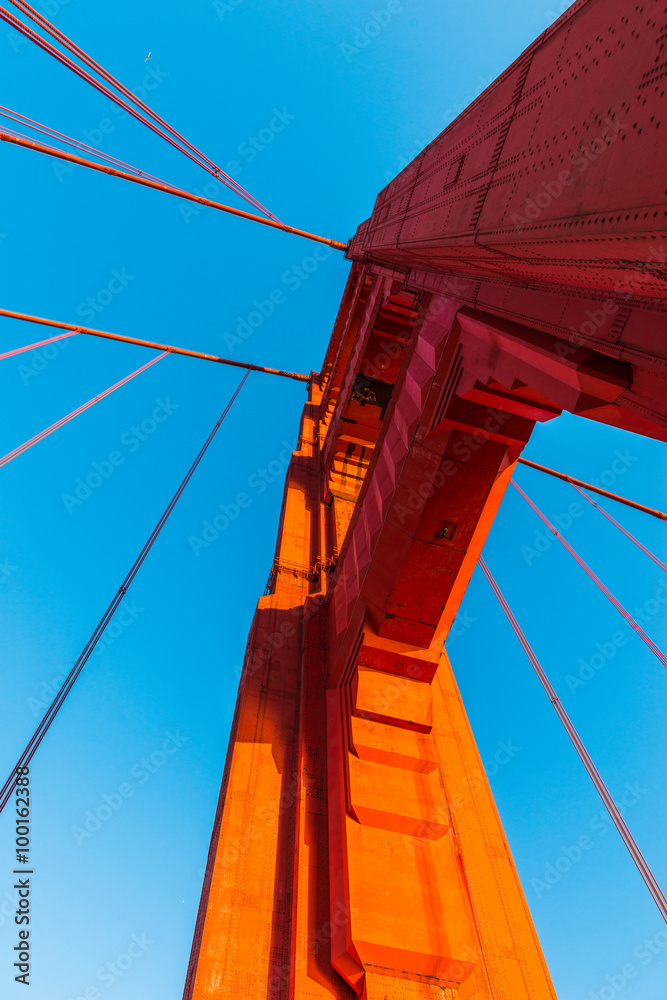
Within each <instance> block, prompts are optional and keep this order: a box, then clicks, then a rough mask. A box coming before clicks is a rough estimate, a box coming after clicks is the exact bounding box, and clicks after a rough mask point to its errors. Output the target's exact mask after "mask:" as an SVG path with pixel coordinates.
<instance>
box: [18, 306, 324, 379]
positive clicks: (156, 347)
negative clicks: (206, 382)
mask: <svg viewBox="0 0 667 1000" xmlns="http://www.w3.org/2000/svg"><path fill="white" fill-rule="evenodd" d="M0 316H6V317H7V318H8V319H20V320H24V321H25V322H26V323H38V324H40V325H41V326H52V327H55V329H56V330H71V332H72V333H83V334H86V335H87V336H90V337H103V338H104V339H105V340H119V341H120V342H121V343H122V344H136V345H137V346H138V347H149V348H150V349H151V350H153V351H167V352H168V353H169V354H182V355H184V356H185V357H186V358H199V359H201V360H202V361H215V362H216V363H217V364H221V365H231V366H232V368H245V369H247V371H250V372H264V373H265V374H266V375H280V376H281V377H282V378H291V379H294V380H295V381H296V382H310V380H311V377H312V376H311V375H301V374H300V373H299V372H284V371H281V369H280V368H266V367H264V366H263V365H251V364H249V363H247V362H245V361H232V359H231V358H219V357H217V356H216V355H215V354H203V353H202V352H201V351H188V350H186V349H185V348H184V347H172V346H170V345H169V344H157V343H155V342H154V341H152V340H140V339H139V338H138V337H122V336H121V335H120V334H119V333H107V331H106V330H95V329H93V328H92V327H88V326H75V325H74V324H73V323H60V322H59V321H58V320H55V319H43V318H42V317H41V316H31V315H29V314H28V313H19V312H13V311H12V310H11V309H0ZM25 349H26V350H27V348H25Z"/></svg>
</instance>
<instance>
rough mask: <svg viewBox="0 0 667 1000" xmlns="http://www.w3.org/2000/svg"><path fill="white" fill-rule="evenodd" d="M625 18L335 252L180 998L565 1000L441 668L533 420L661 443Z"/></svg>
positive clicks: (647, 140) (654, 157)
mask: <svg viewBox="0 0 667 1000" xmlns="http://www.w3.org/2000/svg"><path fill="white" fill-rule="evenodd" d="M625 9H626V5H625V4H623V3H621V2H620V0H604V2H603V0H578V2H577V3H575V4H574V6H573V7H572V8H571V10H570V11H569V12H568V13H567V14H566V15H564V16H563V17H562V18H561V19H560V20H559V21H558V22H557V23H556V24H555V25H554V26H552V27H551V28H549V29H548V30H547V31H546V32H545V33H544V34H543V36H541V38H540V39H538V41H537V42H535V44H534V45H533V46H531V47H530V48H529V49H528V50H527V52H526V53H524V54H523V55H522V56H521V57H520V58H519V59H518V60H517V61H516V63H515V64H513V66H511V67H510V68H509V69H508V70H507V71H506V73H504V74H503V75H502V76H501V77H500V78H499V80H498V81H496V83H494V84H493V85H492V86H491V87H489V88H488V90H487V91H485V92H484V94H482V95H481V96H480V97H479V98H478V99H477V100H476V101H475V102H474V104H473V105H472V106H471V108H470V109H468V111H466V112H464V113H463V115H461V116H460V117H459V119H457V121H456V122H454V123H453V124H452V125H451V126H450V127H449V128H448V129H447V130H445V132H444V133H443V135H442V136H440V137H439V138H438V139H436V140H435V141H434V142H433V143H432V144H431V145H430V146H429V147H428V148H427V149H426V150H425V151H424V153H422V154H421V155H420V156H419V157H417V159H416V160H415V162H414V163H413V164H411V165H410V166H409V167H407V168H406V170H404V171H403V173H402V174H400V175H399V177H398V178H396V180H395V181H393V182H392V183H391V184H390V185H389V186H388V188H387V189H385V191H384V192H382V193H381V194H380V196H379V197H378V201H377V203H376V206H375V209H374V212H373V216H372V218H371V219H370V220H368V222H365V223H364V224H363V225H362V226H360V228H359V230H358V232H357V234H356V236H355V237H354V239H353V241H352V243H351V247H350V251H349V256H350V258H351V260H352V269H351V273H350V278H349V281H348V284H347V288H346V290H345V293H344V296H343V301H342V303H341V308H340V312H339V314H338V317H337V320H336V323H335V327H334V331H333V335H332V338H331V342H330V344H329V348H328V350H327V354H326V357H325V360H324V364H323V368H322V373H321V374H320V375H318V376H314V377H313V381H312V382H311V384H310V387H309V397H308V402H307V403H306V406H305V408H304V413H303V418H302V423H301V431H300V437H299V446H298V449H297V450H296V451H295V453H294V455H293V458H292V461H291V464H290V467H289V470H288V473H287V477H286V484H285V494H284V501H283V508H282V515H281V521H280V529H279V537H278V545H277V549H276V557H275V561H274V564H273V569H272V572H271V578H270V583H269V587H268V591H269V592H268V595H267V596H265V597H263V598H261V599H260V601H259V605H258V608H257V613H256V615H255V619H254V622H253V626H252V630H251V634H250V639H249V642H248V648H247V654H246V659H245V663H244V668H243V675H242V678H241V685H240V690H239V697H238V703H237V708H236V715H235V719H234V725H233V730H232V735H231V740H230V748H229V754H228V758H227V763H226V767H225V773H224V778H223V787H222V791H221V795H220V803H219V807H218V812H217V815H216V820H215V826H214V831H213V837H212V841H211V849H210V854H209V862H208V866H207V871H206V878H205V883H204V888H203V892H202V902H201V907H200V912H199V917H198V921H197V926H196V930H195V936H194V942H193V948H192V957H191V962H190V967H189V970H188V976H187V982H186V986H185V994H184V996H185V998H186V1000H219V998H223V997H224V998H232V1000H255V998H257V1000H265V998H267V997H269V998H276V1000H314V998H330V997H336V998H351V997H353V996H354V995H355V994H358V995H361V996H362V997H363V998H366V1000H385V998H392V1000H395V998H399V1000H415V998H433V1000H436V998H438V1000H554V998H555V992H554V988H553V985H552V983H551V980H550V977H549V973H548V971H547V968H546V965H545V962H544V958H543V955H542V952H541V949H540V945H539V942H538V940H537V936H536V933H535V929H534V927H533V924H532V921H531V917H530V913H529V911H528V906H527V904H526V900H525V898H524V894H523V891H522V889H521V885H520V882H519V879H518V876H517V872H516V868H515V866H514V863H513V861H512V857H511V854H510V850H509V847H508V845H507V842H506V840H505V836H504V834H503V830H502V826H501V823H500V820H499V817H498V814H497V812H496V808H495V805H494V802H493V799H492V796H491V792H490V789H489V785H488V782H487V780H486V776H485V774H484V769H483V766H482V763H481V760H480V757H479V754H478V752H477V749H476V746H475V742H474V739H473V736H472V733H471V730H470V726H469V723H468V720H467V718H466V714H465V711H464V708H463V705H462V703H461V698H460V695H459V692H458V688H457V686H456V681H455V679H454V675H453V673H452V669H451V667H450V664H449V660H448V658H447V656H446V654H445V653H444V651H443V642H444V639H445V638H446V636H447V633H448V630H449V628H450V627H451V625H452V622H453V621H454V618H455V616H456V613H457V610H458V608H459V605H460V602H461V599H462V596H463V594H464V593H465V589H466V587H467V584H468V582H469V580H470V577H471V575H472V572H473V570H474V568H475V565H476V563H477V560H478V558H479V555H480V552H481V550H482V547H483V545H484V542H485V539H486V537H487V534H488V532H489V529H490V527H491V525H492V524H493V520H494V517H495V515H496V512H497V510H498V507H499V505H500V503H501V501H502V498H503V495H504V493H505V490H506V488H507V485H508V483H509V481H510V478H511V476H512V473H513V470H514V467H515V464H516V462H517V459H518V458H519V456H520V454H521V451H522V449H523V448H524V446H525V444H526V442H527V441H528V439H529V437H530V434H531V432H532V429H533V427H534V425H535V422H536V421H546V420H550V419H552V418H554V417H556V416H558V415H559V414H560V413H561V412H562V411H563V410H568V411H570V412H572V413H576V414H580V415H581V416H585V417H588V418H591V419H594V420H600V421H603V422H605V423H609V424H612V425H614V426H617V427H622V428H626V429H628V430H631V431H636V432H640V433H644V434H648V435H651V436H653V437H656V438H659V439H660V440H666V439H667V395H666V394H665V392H664V380H665V374H666V372H667V358H666V357H665V343H666V340H667V338H665V319H664V315H665V311H666V303H665V297H666V292H667V281H666V280H665V278H666V272H667V268H665V266H664V262H665V260H667V253H665V254H663V251H662V246H663V244H662V240H663V238H664V235H665V234H664V232H663V226H664V223H663V219H664V217H665V216H666V215H667V205H665V200H664V183H663V179H662V178H661V177H660V178H659V177H658V174H660V171H661V170H662V163H664V162H665V159H666V157H665V152H666V151H665V150H663V149H662V144H664V139H663V138H662V136H663V135H664V134H665V132H666V130H665V129H664V128H663V129H660V130H657V129H656V128H655V124H654V121H653V119H651V117H650V115H651V114H653V116H654V118H655V116H656V114H657V112H656V102H657V96H656V95H658V96H659V91H660V82H659V80H658V79H657V77H656V71H655V69H654V66H655V57H656V54H657V52H658V51H659V47H660V45H661V44H662V43H663V42H664V34H663V35H660V30H661V29H660V27H659V26H658V25H656V23H655V22H654V21H652V20H651V15H650V10H649V8H646V9H645V8H644V7H639V8H637V11H636V17H637V19H638V20H637V24H639V23H641V26H642V30H641V31H639V30H637V31H636V30H635V27H636V25H635V27H633V26H632V25H631V24H630V23H629V21H628V18H627V16H626V14H625ZM661 40H662V41H661ZM584 70H585V72H584ZM656 88H657V90H656ZM628 95H629V96H628ZM614 116H617V117H614ZM607 117H610V118H611V121H612V123H614V124H617V123H618V122H620V123H621V124H623V125H625V124H626V123H627V130H626V129H625V128H619V129H618V131H617V132H614V135H615V136H616V139H615V140H614V142H613V143H612V142H610V141H607V139H608V138H609V136H610V135H611V133H610V132H609V129H610V128H611V127H612V126H610V125H609V124H605V118H607ZM582 120H584V125H583V126H582V125H581V124H580V123H581V121H582ZM633 126H634V127H633ZM604 129H606V130H607V131H606V133H605V135H606V136H607V139H604V138H600V140H599V142H598V143H597V145H596V144H595V142H594V139H595V135H596V130H597V132H600V134H602V131H603V130H604ZM635 133H636V134H635ZM626 136H627V138H626ZM633 142H634V143H636V145H635V146H634V147H633V146H632V143H633ZM600 143H602V145H600ZM552 147H553V148H552ZM633 148H634V149H635V151H636V154H634V155H633V154H631V152H630V150H631V149H633ZM586 149H588V151H589V153H590V157H587V156H586V153H585V150H586ZM582 150H583V152H582ZM593 153H595V154H596V155H595V156H593ZM575 156H579V157H581V156H584V159H588V167H587V168H586V178H582V177H580V176H579V175H578V174H577V175H575V174H574V171H576V170H578V169H579V168H578V167H577V166H576V163H575V161H574V159H573V157H575ZM591 157H592V159H591ZM656 165H657V166H656ZM596 167H597V168H601V172H600V173H598V174H596V172H595V169H596ZM561 170H570V171H571V172H572V173H573V177H572V181H571V182H570V181H567V182H566V181H565V180H564V179H563V180H561V181H560V182H559V183H560V184H561V188H562V190H561V191H559V194H558V197H557V196H556V194H554V193H553V192H554V191H555V190H556V189H555V187H554V186H553V185H552V187H551V194H549V190H550V189H549V187H548V185H549V184H550V183H551V179H552V176H553V175H554V174H555V176H556V177H558V174H559V171H561ZM581 173H582V174H583V171H582V172H581ZM584 181H585V182H584ZM541 192H546V193H547V194H549V198H550V200H549V202H548V204H547V202H546V200H545V196H542V197H540V195H541ZM531 204H534V205H535V206H536V207H537V210H538V211H539V212H540V216H539V219H538V218H535V219H532V220H531V219H530V218H529V216H530V215H532V214H534V211H533V210H531V209H529V207H528V206H530V205H531ZM513 215H516V216H519V215H521V216H522V218H523V221H521V219H519V220H518V221H516V220H513V219H512V216H513ZM661 254H662V256H661Z"/></svg>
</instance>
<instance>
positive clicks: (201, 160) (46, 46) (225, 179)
mask: <svg viewBox="0 0 667 1000" xmlns="http://www.w3.org/2000/svg"><path fill="white" fill-rule="evenodd" d="M11 2H12V3H14V6H16V7H18V8H19V9H20V10H22V12H23V13H24V14H27V15H28V17H30V18H32V20H33V21H35V22H36V23H37V24H39V26H40V27H41V28H43V29H44V30H45V31H47V32H48V33H49V34H50V35H51V36H52V37H54V38H56V39H57V40H58V41H59V42H60V43H61V44H62V45H64V46H65V47H66V48H68V49H69V50H70V51H71V52H73V53H75V54H76V55H78V57H79V58H80V59H82V60H83V61H84V62H87V64H88V65H90V66H91V67H92V68H95V71H96V72H98V73H100V74H101V75H103V76H105V78H106V79H108V80H109V81H110V82H111V83H112V84H113V86H115V87H117V88H118V89H119V90H121V91H123V92H126V93H128V94H129V96H130V99H131V100H132V102H133V103H136V104H140V105H143V102H140V101H139V99H138V98H136V97H135V95H134V94H132V92H131V91H128V90H127V88H126V87H123V85H122V84H120V83H118V81H117V80H115V79H114V77H112V76H111V75H110V74H108V73H106V71H105V70H103V69H102V67H101V66H98V64H97V63H95V62H94V61H93V60H92V59H90V58H89V57H88V56H86V54H85V52H83V50H82V49H79V47H78V46H75V45H74V43H73V42H71V41H70V40H69V39H68V38H67V36H66V35H63V34H62V32H60V31H58V29H57V28H54V26H53V25H52V24H51V23H50V22H49V21H47V20H46V18H45V17H43V16H42V15H41V14H39V13H38V12H37V11H36V10H34V8H32V7H30V5H29V4H23V3H18V2H16V0H11ZM0 18H2V20H3V21H6V23H7V24H9V25H11V27H13V28H14V29H15V30H16V31H19V32H20V33H21V34H22V35H24V37H26V38H28V39H30V41H32V42H35V44H36V45H39V47H40V48H41V49H43V50H44V51H45V52H48V53H49V55H52V56H53V57H54V58H55V59H57V60H58V62H60V63H62V64H63V66H66V67H67V68H68V69H71V70H72V72H74V73H76V75H77V76H79V77H81V79H83V80H85V81H86V82H87V83H90V84H91V86H93V87H95V89H96V90H99V91H100V93H102V94H104V95H105V96H106V97H108V98H110V100H112V101H113V102H114V103H115V104H118V105H119V106H120V107H122V108H124V110H125V111H127V112H128V113H129V114H131V115H132V116H133V118H136V119H137V120H138V121H140V122H143V124H144V125H147V126H148V128H150V129H151V131H153V132H155V133H156V135H159V136H161V137H162V138H163V139H166V140H167V142H168V143H170V144H171V145H172V146H174V147H175V148H176V149H178V150H179V151H180V152H182V153H185V155H186V156H188V157H189V159H191V160H193V161H194V162H195V163H197V164H198V165H199V166H201V167H203V168H204V169H205V170H207V171H208V173H210V174H213V176H215V177H218V178H219V180H221V181H222V183H223V184H226V185H227V187H231V188H232V189H233V190H234V191H235V192H236V193H237V194H239V195H240V196H241V197H242V198H244V199H245V200H246V201H249V202H250V203H251V204H252V205H254V206H255V208H258V209H259V210H260V211H261V212H264V213H265V214H266V215H267V216H269V218H273V219H275V216H274V215H273V214H272V213H271V212H269V210H268V209H267V208H265V207H264V206H263V205H262V204H261V202H259V201H257V199H256V198H253V196H252V195H251V194H249V193H248V192H247V191H246V190H245V189H244V188H242V187H241V185H240V184H237V183H236V181H235V180H233V179H232V178H231V177H229V176H228V175H227V174H225V173H224V172H223V171H221V170H220V168H219V167H216V166H215V164H214V163H213V161H212V160H208V157H205V156H204V155H203V154H202V153H200V152H199V150H197V149H196V147H194V146H192V145H191V144H190V143H188V142H186V140H184V139H183V138H182V137H179V138H178V139H176V140H175V139H174V138H172V136H171V135H169V134H168V133H167V132H165V130H164V127H162V126H156V125H155V124H154V123H153V122H152V121H150V120H149V119H148V118H146V117H145V115H143V114H141V112H139V111H137V110H136V109H135V108H133V107H132V106H131V105H130V104H128V103H127V102H126V101H124V100H123V99H122V98H121V97H119V96H118V95H117V94H114V93H113V92H112V91H111V90H109V88H108V87H106V86H105V85H104V84H102V83H100V82H99V81H98V80H95V79H94V78H93V77H92V76H91V75H90V73H88V72H87V71H86V70H84V69H82V68H81V67H80V66H77V65H76V63H74V62H73V61H72V60H71V59H70V58H69V56H66V55H65V54H64V53H62V52H59V51H58V49H56V48H55V46H53V45H51V43H50V42H48V41H47V40H46V39H45V38H42V37H41V36H40V35H38V34H37V33H36V32H35V31H33V30H32V29H31V28H29V27H28V26H27V25H26V24H24V23H23V22H22V21H20V20H19V19H18V18H17V17H14V15H13V14H11V13H10V12H9V11H8V10H7V9H6V8H5V7H0ZM143 107H144V108H146V109H147V110H148V111H149V112H150V109H148V107H147V105H143ZM150 113H151V115H152V116H154V117H155V118H158V119H159V116H157V115H155V114H154V113H153V112H150ZM159 120H160V122H161V121H162V119H159ZM164 125H165V126H166V128H167V129H168V130H169V131H171V132H172V133H173V134H174V135H175V136H178V133H177V132H176V131H175V130H174V129H172V128H171V126H167V125H166V123H164ZM188 146H189V147H190V149H188V148H187V147H188ZM192 151H194V154H193V152H192Z"/></svg>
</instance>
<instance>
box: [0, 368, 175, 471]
mask: <svg viewBox="0 0 667 1000" xmlns="http://www.w3.org/2000/svg"><path fill="white" fill-rule="evenodd" d="M168 353H169V351H164V353H163V354H158V356H157V358H151V360H150V361H149V362H147V363H146V364H145V365H142V366H141V368H137V370H136V371H135V372H132V373H131V375H126V376H125V378H123V379H121V380H120V382H116V384H115V385H112V386H109V388H108V389H105V390H104V392H100V393H98V395H97V396H93V398H92V399H89V400H88V402H87V403H83V404H82V405H81V406H77V408H76V410H72V412H71V413H68V414H67V416H65V417H61V418H60V420H56V422H55V424H51V426H50V427H46V428H45V429H44V430H43V431H40V432H39V434H35V436H34V437H31V438H30V439H29V440H28V441H24V442H23V444H20V445H18V447H17V448H14V449H13V450H12V451H8V452H7V454H6V455H3V456H2V457H1V458H0V468H2V467H3V466H4V465H8V464H9V463H10V462H11V461H12V459H14V458H18V456H19V455H22V454H23V452H24V451H27V450H28V448H32V446H33V445H34V444H38V442H39V441H43V440H44V438H45V437H48V436H49V434H53V432H54V431H57V430H58V429H59V428H60V427H64V425H65V424H67V423H69V421H70V420H74V418H75V417H78V416H79V414H80V413H83V412H84V411H85V410H88V409H90V407H91V406H94V405H95V403H99V401H100V400H101V399H104V397H105V396H108V395H110V393H112V392H115V390H116V389H120V387H121V385H125V384H126V383H127V382H129V381H130V380H131V379H133V378H135V377H136V376H137V375H141V373H142V372H145V371H146V369H147V368H150V367H151V365H154V364H156V363H157V362H158V361H160V360H161V358H166V356H167V354H168Z"/></svg>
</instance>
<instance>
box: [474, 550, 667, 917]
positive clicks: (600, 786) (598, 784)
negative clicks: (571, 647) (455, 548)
mask: <svg viewBox="0 0 667 1000" xmlns="http://www.w3.org/2000/svg"><path fill="white" fill-rule="evenodd" d="M479 565H480V566H481V568H482V572H483V573H484V575H485V576H486V579H487V580H488V581H489V583H490V585H491V588H492V590H493V592H494V594H495V595H496V597H497V598H498V601H499V602H500V606H501V607H502V609H503V611H504V612H505V616H506V617H507V620H508V621H509V623H510V625H511V626H512V628H513V630H514V633H515V635H516V637H517V639H518V640H519V642H520V643H521V645H522V646H523V649H524V652H525V653H526V655H527V657H528V659H529V660H530V663H531V665H532V667H533V670H534V671H535V673H536V674H537V676H538V678H539V680H540V683H541V684H542V687H543V688H544V690H545V691H546V693H547V695H548V697H549V701H550V702H551V704H552V705H553V707H554V709H555V710H556V713H557V715H558V717H559V719H560V720H561V722H562V724H563V726H564V728H565V731H566V732H567V734H568V736H569V737H570V740H571V741H572V744H573V746H574V748H575V750H576V751H577V753H578V755H579V758H580V760H581V761H582V763H583V765H584V767H585V768H586V770H587V772H588V774H589V777H590V778H591V780H592V781H593V784H594V785H595V788H596V789H597V791H598V794H599V795H600V798H601V799H602V801H603V803H604V805H605V807H606V809H607V812H608V813H609V816H610V817H611V820H612V822H613V824H614V826H615V827H616V829H617V830H618V832H619V833H620V835H621V838H622V840H623V843H624V844H625V846H626V847H627V849H628V851H629V853H630V856H631V858H632V860H633V861H634V863H635V865H636V867H637V870H638V872H639V874H640V875H641V877H642V879H643V881H644V884H645V885H646V887H647V889H648V891H649V892H650V893H651V896H652V897H653V900H654V902H655V904H656V906H657V907H658V909H659V910H660V914H661V916H662V917H663V919H664V920H665V921H667V897H666V896H665V894H664V892H663V891H662V889H661V887H660V884H659V883H658V881H657V879H656V877H655V875H654V874H653V872H652V871H651V868H650V867H649V865H648V863H647V861H646V859H645V858H644V855H643V854H642V852H641V851H640V849H639V847H638V846H637V842H636V841H635V839H634V837H633V836H632V834H631V832H630V830H629V828H628V825H627V823H626V822H625V820H624V819H623V817H622V816H621V813H620V811H619V808H618V806H617V805H616V802H615V801H614V799H613V797H612V795H611V793H610V792H609V790H608V788H607V786H606V785H605V783H604V781H603V780H602V778H601V776H600V773H599V771H598V769H597V768H596V766H595V764H594V763H593V760H592V759H591V757H590V755H589V753H588V751H587V750H586V747H585V746H584V744H583V742H582V739H581V737H580V736H579V734H578V732H577V730H576V729H575V728H574V725H573V724H572V721H571V720H570V717H569V715H568V714H567V712H566V711H565V709H564V708H563V705H562V704H561V702H560V699H559V698H558V695H557V694H556V691H555V689H554V688H553V686H552V684H551V682H550V681H549V678H548V677H547V675H546V673H545V672H544V670H543V668H542V665H541V664H540V662H539V660H538V659H537V657H536V655H535V653H534V652H533V649H532V647H531V645H530V643H529V642H528V640H527V638H526V636H525V635H524V633H523V631H522V629H521V627H520V626H519V623H518V622H517V620H516V618H515V617H514V615H513V613H512V610H511V608H510V606H509V604H508V603H507V601H506V599H505V597H504V596H503V594H502V592H501V590H500V587H499V586H498V584H497V583H496V581H495V579H494V578H493V576H492V574H491V572H490V570H489V568H488V566H487V565H486V563H485V562H484V560H483V559H482V558H480V560H479Z"/></svg>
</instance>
